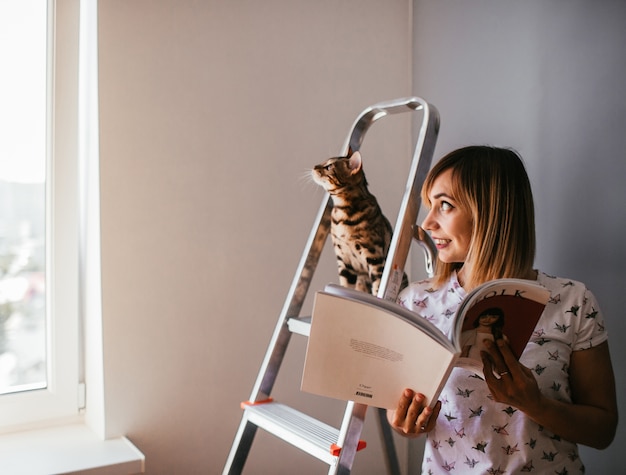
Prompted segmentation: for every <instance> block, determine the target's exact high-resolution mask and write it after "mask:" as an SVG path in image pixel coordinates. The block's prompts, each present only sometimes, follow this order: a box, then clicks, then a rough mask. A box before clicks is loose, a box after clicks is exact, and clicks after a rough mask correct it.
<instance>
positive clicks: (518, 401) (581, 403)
mask: <svg viewBox="0 0 626 475" xmlns="http://www.w3.org/2000/svg"><path fill="white" fill-rule="evenodd" d="M487 346H488V351H487V352H483V353H482V355H481V356H482V360H483V365H484V373H485V381H486V382H487V385H488V386H489V390H490V391H491V394H492V395H493V398H494V400H496V401H498V402H501V403H505V404H510V405H511V406H514V407H516V408H518V409H520V410H521V411H522V412H524V413H526V415H527V416H528V417H530V418H531V419H533V420H534V421H535V422H536V423H537V424H539V425H542V426H544V427H545V428H546V429H548V430H549V431H551V432H553V433H554V434H557V435H559V436H560V437H562V438H564V439H567V440H569V441H571V442H575V443H579V444H584V445H588V446H590V447H593V448H596V449H604V448H606V447H608V446H609V445H610V444H611V442H612V441H613V438H614V437H615V431H616V428H617V419H618V416H617V399H616V393H615V377H614V375H613V367H612V365H611V356H610V353H609V346H608V344H607V342H603V343H601V344H599V345H597V346H594V347H592V348H589V349H586V350H579V351H574V352H572V355H571V357H570V367H569V384H570V391H571V397H572V402H564V401H558V400H556V399H550V398H548V397H545V396H543V395H542V394H541V393H540V392H539V387H538V385H537V381H536V380H535V378H534V376H533V374H532V373H531V371H530V370H529V369H528V368H526V367H525V366H523V365H522V364H520V363H519V361H517V359H516V358H515V356H514V355H513V353H512V351H511V348H510V347H509V345H508V344H507V343H506V342H505V341H503V340H497V342H496V343H495V344H494V343H491V344H487ZM494 373H495V374H497V375H499V376H500V377H499V378H498V377H496V376H495V375H494Z"/></svg>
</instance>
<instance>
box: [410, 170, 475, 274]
mask: <svg viewBox="0 0 626 475" xmlns="http://www.w3.org/2000/svg"><path fill="white" fill-rule="evenodd" d="M428 198H429V200H430V209H429V211H428V214H427V215H426V218H425V219H424V221H423V222H422V228H424V229H425V230H427V231H429V232H430V235H431V237H432V239H433V241H434V242H435V245H436V246H437V250H438V251H439V252H438V254H437V257H438V258H439V259H440V260H441V261H443V262H446V263H454V262H465V259H466V258H467V253H468V251H469V245H470V241H471V238H472V217H471V215H470V214H469V212H466V211H462V210H461V209H460V208H459V207H458V205H457V201H456V199H455V197H454V196H453V195H452V170H446V171H444V172H443V173H441V174H440V175H439V176H438V177H437V178H436V179H435V181H434V182H433V185H432V188H431V189H430V192H429V193H428Z"/></svg>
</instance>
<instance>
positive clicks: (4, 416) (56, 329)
mask: <svg viewBox="0 0 626 475" xmlns="http://www.w3.org/2000/svg"><path fill="white" fill-rule="evenodd" d="M47 4H48V68H47V69H48V78H47V84H48V86H47V99H48V104H47V109H48V113H47V147H46V148H47V153H46V154H47V165H48V166H47V167H46V168H47V171H46V208H47V209H46V211H47V223H46V295H47V311H46V318H47V321H46V327H47V346H48V348H47V387H46V388H44V389H37V390H31V391H24V392H18V393H10V394H4V395H2V396H0V433H2V432H9V431H13V430H16V429H18V428H19V429H23V428H28V427H39V426H44V425H50V424H53V423H59V422H61V421H63V422H64V423H65V422H73V421H77V420H80V418H81V415H80V406H81V405H82V402H83V399H84V396H83V395H82V394H81V390H83V389H84V385H82V384H81V383H80V381H79V376H80V365H79V361H80V353H79V352H80V345H79V342H80V341H81V338H80V331H79V304H80V301H79V212H80V210H79V206H78V205H79V201H78V198H79V175H78V170H79V163H78V140H77V137H78V127H77V126H78V119H77V117H78V34H79V31H78V28H79V22H78V15H79V2H77V1H66V0H48V1H47ZM59 22H60V23H61V24H62V28H59V26H60V23H59ZM61 32H62V34H61Z"/></svg>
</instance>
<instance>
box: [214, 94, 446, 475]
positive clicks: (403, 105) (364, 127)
mask: <svg viewBox="0 0 626 475" xmlns="http://www.w3.org/2000/svg"><path fill="white" fill-rule="evenodd" d="M403 112H421V117H422V123H421V126H420V129H419V133H418V136H417V140H416V145H415V151H414V155H413V161H412V163H411V168H410V170H409V177H408V180H407V184H406V189H405V193H404V196H403V198H402V203H401V206H400V210H399V212H398V218H397V221H396V225H395V226H394V234H393V237H392V240H391V245H390V249H389V253H388V255H387V261H386V264H385V269H384V272H383V277H382V280H381V284H380V288H379V290H378V297H380V298H385V299H389V300H395V299H396V297H397V294H398V291H399V285H400V283H401V280H402V273H403V271H404V267H405V263H406V260H407V257H408V254H409V249H410V246H411V242H412V240H413V239H416V240H417V241H418V243H419V244H420V246H421V247H422V249H423V250H424V253H425V256H426V268H427V272H428V273H429V274H432V269H433V259H434V256H435V255H436V249H435V248H434V245H433V243H432V241H431V240H430V237H428V236H427V235H426V233H424V232H423V230H422V229H421V228H420V227H419V226H417V224H416V221H417V217H418V212H419V208H420V204H421V198H420V189H421V186H422V184H423V182H424V179H425V177H426V174H427V173H428V170H429V169H430V164H431V161H432V156H433V152H434V149H435V143H436V141H437V134H438V131H439V113H438V111H437V110H436V108H435V107H433V106H432V105H430V104H428V103H427V102H425V101H424V100H423V99H421V98H419V97H409V98H401V99H397V100H392V101H387V102H381V103H378V104H375V105H373V106H371V107H368V108H367V109H365V110H364V111H363V112H362V113H361V114H360V115H359V117H358V118H357V119H356V121H355V122H354V124H353V126H352V129H351V131H350V133H349V134H348V138H347V139H346V143H345V145H344V148H343V155H347V154H348V153H349V152H354V151H357V150H359V149H360V147H361V144H362V142H363V138H364V136H365V134H366V132H367V131H368V129H369V128H370V126H371V125H372V124H373V123H374V122H375V121H377V120H379V119H381V118H383V117H385V116H387V115H391V114H398V113H403ZM331 209H332V201H331V198H330V195H329V194H328V193H326V194H325V197H324V199H323V201H322V205H321V207H320V210H319V212H318V214H317V217H316V220H315V222H314V225H313V229H312V230H311V234H310V236H309V238H308V241H307V243H306V246H305V249H304V252H303V254H302V257H301V259H300V263H299V265H298V268H297V270H296V274H295V276H294V279H293V281H292V284H291V287H290V289H289V292H288V294H287V297H286V299H285V303H284V305H283V308H282V311H281V313H280V316H279V318H278V322H277V324H276V328H275V330H274V333H273V335H272V338H271V340H270V344H269V346H268V349H267V352H266V354H265V358H264V360H263V363H262V365H261V368H260V370H259V374H258V377H257V380H256V383H255V385H254V387H253V389H252V393H251V395H250V399H249V401H248V402H246V403H242V408H243V415H242V419H241V423H240V425H239V429H238V431H237V434H236V435H235V439H234V441H233V445H232V447H231V450H230V454H229V455H228V459H227V461H226V464H225V466H224V470H223V475H226V474H229V475H232V474H239V473H241V472H242V470H243V467H244V464H245V462H246V459H247V457H248V453H249V452H250V449H251V446H252V442H253V440H254V436H255V434H256V431H257V429H258V428H261V429H264V430H266V431H267V432H269V433H271V434H274V435H275V436H277V437H279V438H281V439H283V440H284V441H286V442H288V443H290V444H292V445H293V446H295V447H297V448H298V449H300V450H302V451H304V452H306V453H308V454H310V455H312V456H314V457H316V458H318V459H319V460H322V461H323V462H325V463H327V464H328V465H329V470H328V474H329V475H330V474H341V475H344V474H349V473H350V471H351V470H352V464H353V462H354V458H355V455H356V452H357V450H358V449H359V448H360V440H359V439H360V436H361V431H362V430H363V424H364V421H365V413H366V410H367V406H366V405H363V404H357V403H354V402H352V401H349V402H348V403H347V404H346V409H345V412H344V416H343V421H342V423H341V426H340V427H339V428H338V429H337V428H334V427H332V426H329V425H328V424H326V423H324V422H321V421H319V420H316V419H314V418H312V417H310V416H308V415H307V414H304V413H302V412H300V411H298V410H296V409H293V408H291V407H289V406H286V405H284V404H280V403H278V402H275V401H273V400H272V398H271V392H272V388H273V386H274V382H275V381H276V378H277V376H278V372H279V369H280V365H281V363H282V361H283V358H284V356H285V352H286V350H287V346H288V344H289V340H290V337H291V334H292V333H299V334H302V335H306V336H308V331H309V328H310V317H303V316H301V315H300V312H301V310H302V305H303V303H304V300H305V298H306V295H307V292H308V290H309V286H310V283H311V280H312V278H313V274H314V272H315V269H316V267H317V263H318V261H319V258H320V255H321V253H322V250H323V248H324V244H325V242H326V239H327V237H328V234H329V230H330V211H331ZM376 412H377V416H378V423H379V424H378V425H379V429H380V432H381V437H382V440H383V449H384V451H385V457H386V463H387V469H388V472H389V473H390V474H393V475H399V474H400V468H399V463H398V460H397V456H396V452H395V447H394V443H393V437H392V432H391V428H390V427H389V424H388V423H387V419H386V411H385V410H383V409H377V410H376Z"/></svg>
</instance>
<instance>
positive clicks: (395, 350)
mask: <svg viewBox="0 0 626 475" xmlns="http://www.w3.org/2000/svg"><path fill="white" fill-rule="evenodd" d="M364 295H367V294H364ZM373 298H375V299H376V297H373ZM364 300H368V301H367V302H365V301H359V300H357V299H349V298H345V297H342V296H338V295H332V294H329V293H326V292H317V293H316V296H315V303H314V308H313V315H312V322H311V333H310V336H309V341H308V346H307V353H306V359H305V365H304V372H303V377H302V386H301V389H302V390H303V391H306V392H310V393H313V394H318V395H321V396H327V397H332V398H336V399H342V400H352V401H355V402H358V403H362V404H367V405H370V406H375V407H381V408H385V409H393V408H395V407H396V405H397V403H398V400H399V398H400V396H401V394H402V391H403V390H404V389H405V388H412V389H414V390H416V391H419V392H422V393H423V394H424V395H425V396H426V398H427V400H428V403H429V404H434V403H435V402H436V399H437V397H438V395H439V392H440V390H441V387H442V385H443V383H445V381H446V379H447V377H448V375H449V373H450V371H451V368H452V366H453V364H454V360H455V359H456V356H457V354H456V353H455V352H454V351H453V350H452V351H451V350H450V349H449V348H446V347H445V346H444V345H442V344H441V343H440V342H438V341H436V340H435V339H433V338H431V337H430V336H428V335H427V334H426V333H424V332H423V331H422V330H421V329H420V327H419V326H417V325H416V324H415V322H412V321H409V320H407V319H405V318H402V317H401V316H399V314H397V313H395V312H393V311H391V310H389V309H388V308H385V306H379V305H376V304H377V303H378V302H375V301H371V299H364ZM376 300H380V301H381V302H382V301H383V300H382V299H376ZM400 308H402V307H400ZM404 310H406V309H404ZM417 318H418V319H420V318H421V317H417ZM413 319H415V317H413ZM448 346H449V343H448Z"/></svg>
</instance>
